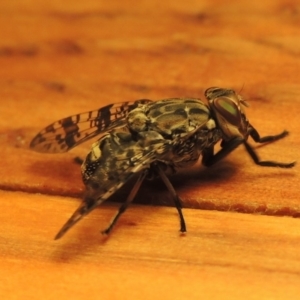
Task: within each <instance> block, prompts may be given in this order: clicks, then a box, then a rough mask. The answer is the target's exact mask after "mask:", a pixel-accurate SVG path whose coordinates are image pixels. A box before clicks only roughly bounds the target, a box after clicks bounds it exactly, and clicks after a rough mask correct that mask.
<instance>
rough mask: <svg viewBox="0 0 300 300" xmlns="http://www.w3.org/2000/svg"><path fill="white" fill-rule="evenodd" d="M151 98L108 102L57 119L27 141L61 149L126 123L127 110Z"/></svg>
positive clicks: (37, 146)
mask: <svg viewBox="0 0 300 300" xmlns="http://www.w3.org/2000/svg"><path fill="white" fill-rule="evenodd" d="M150 102H152V101H151V100H148V99H141V100H137V101H132V102H123V103H118V104H110V105H107V106H104V107H102V108H100V109H98V110H93V111H89V112H85V113H81V114H77V115H73V116H70V117H67V118H64V119H61V120H59V121H56V122H54V123H52V124H50V125H48V126H47V127H46V128H44V129H43V130H42V131H41V132H39V133H38V134H37V135H36V136H35V137H34V139H33V140H32V141H31V143H30V148H31V149H33V150H35V151H37V152H45V153H61V152H67V151H68V150H70V149H72V148H74V147H76V146H77V145H79V144H81V143H83V142H85V141H87V140H89V139H91V138H93V137H95V136H97V135H99V134H100V133H103V132H105V131H107V130H111V129H113V128H118V127H121V126H124V125H125V124H126V120H125V117H126V116H127V114H128V113H129V112H130V111H131V110H133V109H134V108H136V107H138V106H139V105H143V104H147V103H150Z"/></svg>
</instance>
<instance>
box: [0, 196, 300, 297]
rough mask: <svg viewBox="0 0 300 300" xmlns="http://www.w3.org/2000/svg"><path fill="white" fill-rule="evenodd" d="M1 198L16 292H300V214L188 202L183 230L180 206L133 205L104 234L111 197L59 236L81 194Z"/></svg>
mask: <svg viewBox="0 0 300 300" xmlns="http://www.w3.org/2000/svg"><path fill="white" fill-rule="evenodd" d="M0 197H1V198H2V199H3V198H5V199H6V201H3V203H2V210H3V211H4V212H10V214H8V213H7V214H5V215H3V214H2V215H1V228H2V234H1V256H2V258H4V259H3V260H2V262H1V269H0V275H1V278H2V279H4V280H1V285H0V286H1V290H2V292H3V291H4V292H5V293H6V295H12V294H13V295H14V298H15V299H24V298H28V297H32V296H33V298H34V299H40V298H46V299H53V298H54V297H62V298H63V299H64V298H70V297H71V298H73V297H75V299H76V298H85V299H86V298H89V297H100V298H102V297H104V298H105V299H111V298H119V297H120V296H121V295H122V298H123V297H124V298H125V299H129V298H132V297H134V298H137V297H140V296H141V295H143V297H145V298H146V299H153V298H155V297H158V298H160V299H171V298H175V299H182V297H184V298H191V299H199V297H202V296H203V295H205V296H206V297H209V298H211V299H220V298H223V295H224V298H226V299H227V298H228V299H231V298H236V299H238V298H241V297H242V298H246V299H257V298H273V296H274V295H276V297H278V298H281V299H284V297H288V298H291V299H293V298H294V297H295V295H297V293H299V291H300V285H299V275H300V252H299V251H298V250H299V247H300V229H299V226H298V223H299V222H298V220H297V219H292V218H287V217H286V218H278V217H268V216H258V215H256V216H254V215H250V214H247V215H246V214H238V213H228V212H227V213H222V212H209V211H201V210H193V209H185V210H184V214H185V217H186V221H187V225H188V233H187V234H186V235H180V233H179V232H178V229H179V222H178V217H177V213H176V211H175V209H173V208H165V207H157V206H156V207H149V206H132V207H131V208H130V209H129V210H128V212H127V213H126V214H125V215H124V216H122V218H121V219H120V222H119V223H118V225H117V226H116V228H115V230H114V232H113V233H112V235H111V236H110V237H109V238H105V237H102V236H101V235H100V232H99V230H100V229H102V228H103V227H105V226H106V224H107V222H108V221H109V219H110V217H111V216H112V215H113V214H114V212H115V210H116V207H117V206H116V205H114V206H112V205H104V206H103V207H102V208H101V209H97V210H95V211H94V212H93V213H92V214H90V215H89V216H87V217H86V218H85V220H84V221H82V222H81V223H79V224H78V225H77V227H76V228H74V229H73V230H72V231H70V232H69V233H68V234H67V235H66V236H65V237H64V238H63V239H61V240H59V241H53V236H54V235H55V233H56V232H57V230H58V228H59V226H60V225H61V224H62V223H63V222H64V221H65V219H66V218H67V216H69V214H70V212H71V211H72V210H74V209H75V207H76V206H77V203H74V201H73V199H71V198H64V197H57V196H45V195H28V194H23V193H20V192H1V193H0ZM11 203H14V209H11ZM16 286H18V287H19V288H16Z"/></svg>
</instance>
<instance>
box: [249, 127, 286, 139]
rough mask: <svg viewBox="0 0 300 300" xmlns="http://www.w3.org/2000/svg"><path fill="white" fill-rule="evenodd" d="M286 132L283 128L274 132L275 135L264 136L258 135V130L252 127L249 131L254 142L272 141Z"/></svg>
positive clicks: (280, 137) (282, 136)
mask: <svg viewBox="0 0 300 300" xmlns="http://www.w3.org/2000/svg"><path fill="white" fill-rule="evenodd" d="M251 127H252V126H251ZM288 134H289V133H288V131H286V130H284V131H283V132H281V133H279V134H276V135H267V136H264V137H260V135H259V133H258V131H257V130H256V129H255V128H254V127H252V129H251V132H250V136H251V137H252V138H253V140H254V141H255V142H256V143H267V142H274V141H277V140H280V139H282V138H284V137H285V136H287V135H288Z"/></svg>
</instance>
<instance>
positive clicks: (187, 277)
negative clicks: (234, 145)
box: [0, 0, 300, 299]
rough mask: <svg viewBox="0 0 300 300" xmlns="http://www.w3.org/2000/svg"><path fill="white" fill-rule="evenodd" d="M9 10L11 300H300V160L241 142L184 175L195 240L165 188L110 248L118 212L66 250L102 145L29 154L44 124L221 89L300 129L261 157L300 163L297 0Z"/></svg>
mask: <svg viewBox="0 0 300 300" xmlns="http://www.w3.org/2000/svg"><path fill="white" fill-rule="evenodd" d="M0 11H1V14H0V37H1V39H0V66H1V68H0V104H1V105H0V146H1V147H0V156H1V170H0V175H1V176H0V189H1V190H0V203H1V207H2V212H1V214H0V222H1V226H0V278H1V280H0V295H4V296H5V299H25V298H26V299H27V298H30V299H53V298H58V297H59V299H64V298H67V297H68V298H74V299H87V298H88V297H89V298H96V299H97V298H100V299H119V298H122V299H129V298H130V299H133V298H141V297H143V298H145V299H150V298H151V299H153V298H156V299H171V298H172V299H185V298H186V299H199V298H200V297H202V298H205V299H296V298H298V295H299V292H300V254H299V253H300V251H299V248H300V220H299V216H300V199H299V190H300V188H299V168H298V166H297V165H296V167H295V168H294V169H291V170H282V169H270V168H259V167H258V166H256V165H254V164H253V163H252V161H251V159H250V158H249V157H248V155H247V154H246V153H245V150H244V149H243V148H242V147H241V148H240V149H237V150H236V151H235V152H234V153H232V154H231V155H230V156H228V158H226V159H225V160H224V161H222V162H220V164H218V165H216V166H214V167H212V168H209V169H206V168H204V167H201V166H200V165H198V166H195V167H194V168H192V169H190V170H182V171H181V172H179V174H177V175H175V176H174V177H173V178H172V179H171V180H172V182H173V184H174V186H175V188H176V190H177V192H178V193H179V195H180V196H181V198H182V199H183V201H184V205H185V207H186V209H184V214H185V218H186V222H187V226H188V232H187V234H186V235H185V236H180V234H179V233H178V229H179V224H178V217H177V214H176V210H175V209H174V208H173V207H168V206H166V205H170V204H171V203H170V199H169V196H168V194H167V192H166V191H165V189H164V186H163V185H162V184H161V183H160V182H159V181H154V182H147V183H145V184H144V186H143V187H142V189H141V191H140V192H139V194H138V197H137V199H136V202H137V203H143V204H148V205H141V204H136V205H133V206H132V207H130V209H129V210H128V212H126V214H125V215H124V216H122V218H121V219H120V222H119V223H118V225H117V227H116V228H115V230H114V232H113V233H112V235H111V236H110V237H109V238H108V239H104V238H103V237H102V236H101V235H100V234H99V231H100V230H101V229H103V228H104V227H105V225H106V224H107V222H109V220H110V218H111V217H112V215H113V214H114V212H115V210H116V209H117V204H115V203H107V204H105V205H104V206H103V207H101V208H100V209H96V210H95V211H94V212H93V213H91V214H90V215H89V216H87V217H86V218H85V219H84V220H83V221H81V223H79V224H78V225H77V226H76V227H74V228H73V229H72V230H71V231H70V232H69V233H68V234H67V235H66V236H65V237H64V238H63V239H62V240H59V241H56V242H54V241H53V236H54V235H55V234H56V232H57V231H58V229H59V228H60V226H61V225H62V224H63V223H64V222H65V221H66V219H67V218H68V217H69V216H70V214H71V213H72V212H73V211H74V209H75V208H76V207H77V206H78V203H79V201H80V195H81V193H82V191H83V189H84V187H83V184H82V182H81V176H80V168H79V166H78V165H76V164H75V163H74V161H73V159H74V157H76V156H78V155H79V156H81V157H84V156H85V155H86V153H87V151H88V149H89V148H90V145H91V143H87V144H86V145H83V146H82V147H78V148H75V149H74V150H72V151H71V152H70V153H66V154H60V155H46V154H45V155H43V154H39V153H34V152H32V151H30V150H29V149H28V144H29V142H30V140H31V139H32V138H33V136H34V135H35V134H36V133H37V132H38V131H39V130H40V129H41V128H43V127H44V126H46V125H48V124H50V123H52V122H53V121H55V120H57V119H60V118H63V117H66V116H68V115H71V114H75V113H78V112H83V111H87V110H91V109H96V108H99V107H101V106H103V105H105V104H108V103H113V102H121V101H124V100H134V99H139V98H150V99H153V100H157V99H162V98H167V97H183V96H191V97H200V98H203V92H204V90H205V89H206V88H208V87H210V86H220V87H230V88H234V89H236V90H237V91H241V92H240V93H241V94H242V95H243V96H244V98H246V99H247V100H248V102H249V103H250V108H249V109H247V116H248V118H249V120H250V122H251V124H253V125H255V127H256V128H257V129H258V130H259V132H260V133H261V134H262V135H266V134H274V133H279V132H281V131H282V130H283V129H287V130H289V131H290V135H289V136H288V137H286V138H285V139H284V140H282V141H278V142H276V143H274V144H270V145H267V146H256V150H257V152H258V153H259V155H260V156H261V158H262V159H268V160H269V159H272V160H278V161H286V162H289V161H295V160H299V159H298V157H299V146H300V138H299V127H300V125H299V115H300V100H299V99H300V84H299V69H300V60H299V57H300V39H299V36H300V29H299V28H300V6H299V4H297V1H270V0H269V1H254V2H253V1H252V2H250V3H249V2H247V1H223V0H222V1H221V0H220V1H217V0H215V1H192V0H191V1H182V2H176V1H175V2H174V1H164V2H161V1H156V0H155V1H149V2H146V1H145V2H140V3H139V4H137V3H136V2H135V1H128V0H126V1H122V2H120V1H107V2H103V3H102V2H100V1H93V0H86V1H84V2H82V1H80V2H79V1H78V2H76V3H74V1H69V0H68V1H63V2H62V1H51V2H45V1H41V0H35V1H33V0H23V1H17V2H16V1H2V2H1V3H0ZM253 145H254V144H253ZM131 186H132V183H128V185H126V186H125V187H124V188H123V189H122V190H120V191H119V192H118V193H117V194H116V195H115V196H114V197H113V199H112V200H116V201H122V200H123V199H124V198H125V197H126V194H127V193H128V192H129V191H130V187H131ZM158 205H159V206H158ZM197 208H198V209H197ZM199 208H201V209H204V210H200V209H199ZM234 211H238V212H243V213H234ZM261 214H264V215H263V216H262V215H261ZM278 216H284V217H278ZM293 217H294V218H293Z"/></svg>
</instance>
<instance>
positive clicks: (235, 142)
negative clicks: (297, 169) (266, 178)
mask: <svg viewBox="0 0 300 300" xmlns="http://www.w3.org/2000/svg"><path fill="white" fill-rule="evenodd" d="M255 132H256V133H257V131H255ZM285 135H286V134H285ZM285 135H284V132H283V133H281V134H279V135H276V136H268V137H264V138H260V137H259V135H258V133H257V136H258V137H259V141H258V142H261V143H264V142H268V141H274V140H276V139H280V138H282V137H284V136H285ZM240 144H244V146H245V148H246V150H247V152H248V154H249V155H250V156H251V158H252V160H253V162H254V163H255V164H256V165H259V166H263V167H279V168H292V167H293V166H294V165H295V164H296V163H295V162H291V163H281V162H276V161H261V160H260V159H259V157H258V155H257V153H256V152H255V150H254V149H253V148H252V147H251V146H250V145H249V144H248V143H247V142H246V141H245V140H244V139H242V138H240V137H236V138H233V139H232V140H230V141H228V142H225V141H222V144H221V146H222V149H221V150H220V151H218V152H217V153H216V154H214V152H213V147H211V148H207V149H205V150H204V151H203V153H202V155H203V158H202V163H203V165H205V166H207V167H209V166H211V165H213V164H215V163H217V162H218V161H220V160H221V159H223V158H224V157H225V156H227V155H228V154H229V153H231V152H232V151H233V150H234V149H235V148H237V147H238V146H239V145H240Z"/></svg>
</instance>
